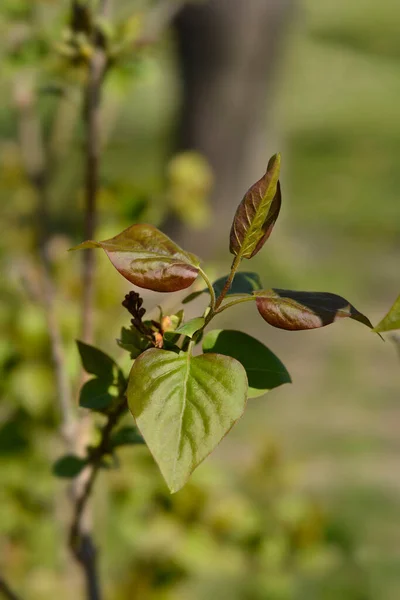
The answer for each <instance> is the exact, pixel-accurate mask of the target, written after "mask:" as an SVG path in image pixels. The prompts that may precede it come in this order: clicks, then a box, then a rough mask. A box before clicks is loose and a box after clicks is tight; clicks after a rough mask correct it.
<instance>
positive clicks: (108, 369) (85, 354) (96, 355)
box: [76, 340, 118, 383]
mask: <svg viewBox="0 0 400 600" xmlns="http://www.w3.org/2000/svg"><path fill="white" fill-rule="evenodd" d="M76 343H77V346H78V350H79V354H80V356H81V361H82V366H83V368H84V369H85V371H86V373H90V374H92V375H96V376H97V377H98V378H99V379H101V380H102V381H108V382H110V383H112V382H113V381H114V373H115V369H118V366H117V364H116V363H115V362H114V360H113V359H112V358H111V357H110V356H108V354H105V352H103V351H102V350H99V348H95V347H94V346H90V345H89V344H85V343H84V342H81V341H79V340H77V342H76Z"/></svg>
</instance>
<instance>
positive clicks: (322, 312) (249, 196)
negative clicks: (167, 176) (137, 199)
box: [73, 154, 372, 330]
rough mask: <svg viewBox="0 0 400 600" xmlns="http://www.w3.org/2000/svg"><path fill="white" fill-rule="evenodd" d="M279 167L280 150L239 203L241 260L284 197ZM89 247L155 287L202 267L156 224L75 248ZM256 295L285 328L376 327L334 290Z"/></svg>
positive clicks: (236, 243)
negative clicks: (347, 321) (351, 322)
mask: <svg viewBox="0 0 400 600" xmlns="http://www.w3.org/2000/svg"><path fill="white" fill-rule="evenodd" d="M279 172H280V155H279V154H277V155H275V156H273V157H272V158H271V160H270V161H269V163H268V167H267V171H266V173H265V175H264V176H263V177H262V178H261V179H260V180H259V181H257V182H256V183H255V184H254V185H253V186H252V187H251V188H250V189H249V190H248V191H247V193H246V194H245V196H244V198H243V200H242V202H241V203H240V204H239V206H238V208H237V211H236V214H235V217H234V220H233V223H232V227H231V233H230V252H231V253H232V254H233V255H235V257H237V258H238V259H242V258H247V259H250V258H252V257H253V256H255V254H257V253H258V252H259V250H260V249H261V248H262V247H263V245H264V244H265V242H266V241H267V239H268V238H269V236H270V234H271V232H272V229H273V226H274V224H275V222H276V220H277V218H278V215H279V211H280V207H281V201H282V199H281V189H280V184H279ZM85 248H103V250H104V251H105V252H106V254H107V256H108V257H109V259H110V261H111V262H112V264H113V265H114V267H115V268H116V269H117V270H118V271H119V273H121V275H123V276H124V277H125V278H126V279H128V281H130V282H131V283H133V284H134V285H136V286H138V287H141V288H145V289H149V290H153V291H156V292H176V291H179V290H184V289H186V288H188V287H189V286H190V285H192V283H193V282H194V281H195V280H196V278H197V276H198V275H199V272H200V260H199V259H198V258H197V257H196V256H195V255H194V254H191V253H190V252H186V251H184V250H182V249H181V248H180V247H179V246H178V245H177V244H175V242H173V241H172V240H171V239H170V238H168V237H167V236H166V235H165V234H163V233H162V232H161V231H159V230H158V229H157V228H155V227H154V226H152V225H145V224H138V225H132V226H131V227H128V229H125V230H124V231H123V232H122V233H120V234H119V235H117V236H115V237H113V238H111V239H108V240H104V241H101V242H95V241H92V240H89V241H87V242H83V243H82V244H80V245H79V246H76V247H75V248H73V249H85ZM253 294H254V299H255V302H256V305H257V308H258V311H259V313H260V314H261V316H262V317H263V318H264V319H265V321H267V322H268V323H269V324H270V325H273V326H274V327H279V328H281V329H287V330H302V329H315V328H318V327H324V326H325V325H328V324H329V323H332V322H334V321H336V320H337V319H340V318H344V317H350V318H352V319H355V320H357V321H360V322H361V323H364V324H365V325H367V326H368V327H372V325H371V323H370V321H369V319H368V318H367V317H366V316H364V315H363V314H362V313H360V312H359V311H358V310H356V309H355V308H354V306H352V305H351V304H350V303H349V302H347V300H345V299H344V298H342V297H341V296H338V295H336V294H331V293H321V292H297V291H289V290H279V289H270V290H256V291H254V292H253Z"/></svg>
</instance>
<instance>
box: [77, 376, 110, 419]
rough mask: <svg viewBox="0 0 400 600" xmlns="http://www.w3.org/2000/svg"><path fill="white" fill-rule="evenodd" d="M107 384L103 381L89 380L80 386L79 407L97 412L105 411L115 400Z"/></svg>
mask: <svg viewBox="0 0 400 600" xmlns="http://www.w3.org/2000/svg"><path fill="white" fill-rule="evenodd" d="M109 387H110V385H109V382H108V381H107V380H106V381H105V380H104V379H97V378H96V379H90V380H89V381H86V383H85V384H84V385H83V386H82V389H81V393H80V396H79V406H81V407H82V408H88V409H90V410H95V411H98V412H103V411H104V410H106V409H107V408H108V407H109V406H110V405H111V404H112V402H113V401H114V400H115V396H112V395H111V394H110V392H109Z"/></svg>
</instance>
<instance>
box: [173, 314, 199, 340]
mask: <svg viewBox="0 0 400 600" xmlns="http://www.w3.org/2000/svg"><path fill="white" fill-rule="evenodd" d="M204 323H205V320H204V319H203V317H195V318H194V319H190V321H188V322H187V323H184V324H183V325H181V326H180V327H178V329H175V331H174V333H179V334H180V335H185V336H186V337H189V338H192V337H193V336H194V334H195V333H196V332H197V331H199V329H201V328H202V327H204Z"/></svg>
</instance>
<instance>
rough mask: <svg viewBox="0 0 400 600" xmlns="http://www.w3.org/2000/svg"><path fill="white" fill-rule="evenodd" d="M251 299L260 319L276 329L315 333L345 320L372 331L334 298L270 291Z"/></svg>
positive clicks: (364, 319) (362, 318) (362, 317)
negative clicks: (319, 329) (311, 330)
mask: <svg viewBox="0 0 400 600" xmlns="http://www.w3.org/2000/svg"><path fill="white" fill-rule="evenodd" d="M254 295H255V297H256V304H257V308H258V312H259V313H260V315H261V316H262V318H263V319H264V320H265V321H267V323H269V324H270V325H272V326H273V327H278V328H279V329H288V330H292V331H298V330H301V329H316V328H318V327H325V325H329V324H330V323H333V322H334V321H337V320H338V319H343V318H346V317H350V319H354V320H355V321H360V323H363V324H364V325H366V326H367V327H370V328H372V324H371V322H370V320H369V319H368V318H367V317H366V316H365V315H363V314H362V313H360V312H359V311H358V310H357V309H356V308H354V306H352V305H351V304H350V303H349V302H348V301H347V300H345V299H344V298H342V297H341V296H337V295H336V294H330V293H328V292H294V291H292V290H277V289H273V290H262V291H260V292H254Z"/></svg>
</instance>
